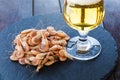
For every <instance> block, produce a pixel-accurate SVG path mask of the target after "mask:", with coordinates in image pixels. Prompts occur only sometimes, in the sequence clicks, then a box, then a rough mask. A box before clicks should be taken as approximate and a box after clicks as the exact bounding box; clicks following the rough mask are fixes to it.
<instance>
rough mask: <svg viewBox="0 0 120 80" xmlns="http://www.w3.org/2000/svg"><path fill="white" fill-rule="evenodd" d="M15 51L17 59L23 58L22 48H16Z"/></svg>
mask: <svg viewBox="0 0 120 80" xmlns="http://www.w3.org/2000/svg"><path fill="white" fill-rule="evenodd" d="M16 49H17V54H16V56H17V58H22V57H23V56H24V54H25V53H24V50H23V48H22V46H16Z"/></svg>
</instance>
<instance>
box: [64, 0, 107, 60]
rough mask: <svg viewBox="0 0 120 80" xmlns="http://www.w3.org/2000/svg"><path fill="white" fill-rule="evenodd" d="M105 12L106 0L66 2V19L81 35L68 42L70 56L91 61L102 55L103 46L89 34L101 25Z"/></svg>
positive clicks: (66, 0) (71, 0) (68, 0)
mask: <svg viewBox="0 0 120 80" xmlns="http://www.w3.org/2000/svg"><path fill="white" fill-rule="evenodd" d="M104 12H105V10H104V0H65V1H64V10H63V16H64V19H65V21H66V23H67V24H68V25H69V26H70V27H71V28H73V29H75V30H77V31H78V32H79V34H80V35H79V36H76V37H73V38H71V39H70V40H69V41H68V45H67V51H68V53H69V54H70V56H72V57H73V58H75V59H78V60H90V59H93V58H95V57H97V56H98V55H99V54H100V52H101V48H102V47H101V44H100V43H99V41H98V40H96V39H95V38H93V37H90V36H88V32H89V31H91V30H93V29H95V28H97V27H98V26H99V25H100V24H101V22H102V21H103V18H104ZM98 35H100V34H98ZM72 44H73V45H72ZM71 45H72V46H71Z"/></svg>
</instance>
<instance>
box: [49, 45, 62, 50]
mask: <svg viewBox="0 0 120 80" xmlns="http://www.w3.org/2000/svg"><path fill="white" fill-rule="evenodd" d="M62 48H63V47H62V46H60V45H53V46H52V47H51V48H50V49H49V50H50V51H56V50H60V49H62Z"/></svg>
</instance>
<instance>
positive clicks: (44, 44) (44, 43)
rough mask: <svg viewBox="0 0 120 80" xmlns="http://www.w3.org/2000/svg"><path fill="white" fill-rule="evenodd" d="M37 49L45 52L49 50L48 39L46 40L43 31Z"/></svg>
mask: <svg viewBox="0 0 120 80" xmlns="http://www.w3.org/2000/svg"><path fill="white" fill-rule="evenodd" d="M39 50H40V51H41V52H46V51H48V50H49V44H48V40H47V38H46V36H45V35H44V33H42V40H41V45H40V48H39Z"/></svg>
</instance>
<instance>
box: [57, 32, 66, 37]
mask: <svg viewBox="0 0 120 80" xmlns="http://www.w3.org/2000/svg"><path fill="white" fill-rule="evenodd" d="M56 36H60V37H62V38H63V37H65V36H67V34H66V33H64V32H63V31H57V33H56Z"/></svg>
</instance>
